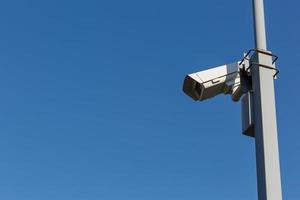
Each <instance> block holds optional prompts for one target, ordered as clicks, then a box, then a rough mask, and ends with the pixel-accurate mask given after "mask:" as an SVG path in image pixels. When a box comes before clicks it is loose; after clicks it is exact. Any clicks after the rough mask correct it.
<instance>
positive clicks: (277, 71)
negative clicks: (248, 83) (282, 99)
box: [239, 49, 279, 77]
mask: <svg viewBox="0 0 300 200" xmlns="http://www.w3.org/2000/svg"><path fill="white" fill-rule="evenodd" d="M251 53H252V55H251V56H250V57H252V56H253V55H254V53H261V54H265V55H268V56H272V64H274V63H275V62H276V61H277V60H278V56H276V55H274V54H272V53H270V52H267V51H263V50H260V49H250V50H249V51H248V52H247V53H246V55H245V56H244V58H243V59H242V61H241V62H240V63H239V65H241V64H243V62H244V61H245V60H248V61H250V59H249V57H248V56H249V55H250V54H251ZM253 65H257V66H259V67H264V68H267V69H272V70H275V71H276V73H275V74H274V76H273V77H276V76H277V74H278V73H279V70H278V69H276V68H274V67H271V66H268V65H264V64H260V63H256V62H251V65H250V66H249V67H247V68H246V72H247V73H248V72H249V69H251V67H253Z"/></svg>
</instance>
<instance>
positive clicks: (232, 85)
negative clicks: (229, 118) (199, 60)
mask: <svg viewBox="0 0 300 200" xmlns="http://www.w3.org/2000/svg"><path fill="white" fill-rule="evenodd" d="M239 72H240V66H239V62H235V63H231V64H227V65H221V66H218V67H214V68H211V69H208V70H204V71H200V72H196V73H192V74H188V75H187V76H186V77H185V79H184V83H183V91H184V93H185V94H187V95H188V96H190V97H191V98H192V99H194V100H195V101H203V100H205V99H209V98H212V97H214V96H216V95H218V94H231V95H232V100H233V101H238V100H239V99H240V97H241V96H242V91H241V84H240V73H239Z"/></svg>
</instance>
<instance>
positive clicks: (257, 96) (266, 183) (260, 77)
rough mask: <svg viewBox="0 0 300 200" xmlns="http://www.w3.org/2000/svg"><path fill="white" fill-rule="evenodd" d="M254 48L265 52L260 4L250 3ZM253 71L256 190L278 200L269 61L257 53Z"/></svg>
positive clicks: (262, 198) (257, 0) (261, 196)
mask: <svg viewBox="0 0 300 200" xmlns="http://www.w3.org/2000/svg"><path fill="white" fill-rule="evenodd" d="M253 15H254V33H255V46H256V48H257V49H260V50H265V51H266V50H267V45H266V32H265V19H264V5H263V0H253ZM254 60H255V62H257V63H258V64H256V65H254V66H253V68H252V71H251V73H252V84H253V85H252V88H253V108H254V124H255V125H254V130H255V147H256V167H257V187H258V199H259V200H281V199H282V194H281V180H280V166H279V151H278V140H277V123H276V108H275V94H274V80H273V75H274V70H272V69H268V68H264V67H260V66H259V64H262V65H267V66H272V58H271V57H270V56H268V55H266V54H262V53H259V52H258V53H257V54H256V56H255V58H254Z"/></svg>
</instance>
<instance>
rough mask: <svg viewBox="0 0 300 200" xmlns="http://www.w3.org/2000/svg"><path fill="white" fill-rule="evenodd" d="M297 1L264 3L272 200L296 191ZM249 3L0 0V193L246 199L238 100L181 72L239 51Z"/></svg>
mask: <svg viewBox="0 0 300 200" xmlns="http://www.w3.org/2000/svg"><path fill="white" fill-rule="evenodd" d="M299 6H300V3H299V2H298V1H296V0H294V1H271V0H266V2H265V7H266V15H267V16H266V22H267V32H268V47H269V49H270V50H272V51H273V52H274V53H276V54H278V55H279V56H280V60H279V61H278V64H277V66H278V67H279V69H280V74H279V76H278V80H276V100H277V113H278V116H277V117H278V130H279V143H280V154H281V168H282V184H283V194H284V197H285V199H289V200H293V199H299V198H300V190H299V185H300V173H299V168H300V156H299V148H300V143H299V140H300V135H299V123H300V118H299V113H300V107H299V97H300V96H299V89H298V88H299V76H300V61H299V43H300V39H299V35H300V27H299V19H300V12H299ZM251 13H252V11H251V1H250V0H243V1H241V0H228V1H226V2H225V1H223V0H202V1H200V0H197V1H196V0H191V1H177V0H175V1H174V0H172V1H171V0H166V1H158V0H152V1H143V0H128V1H120V0H115V1H96V0H89V1H71V0H52V1H38V0H31V1H29V0H9V1H8V0H3V1H1V3H0V25H1V31H0V69H1V70H0V91H1V98H0V122H1V123H0V199H3V200H41V199H42V200H54V199H55V200H99V199H101V200H183V199H188V200H199V199H205V200H220V199H230V200H241V199H242V200H253V199H257V195H256V168H255V152H254V141H253V139H251V138H248V137H245V136H243V135H242V134H241V122H240V104H239V103H233V102H232V101H231V100H230V97H229V96H225V95H221V96H218V97H216V98H214V99H212V100H210V101H205V102H201V103H200V102H194V101H192V100H191V99H190V98H188V97H187V96H185V95H184V93H183V92H182V90H181V87H182V82H183V78H184V76H185V74H187V73H190V72H194V71H199V70H203V69H206V68H208V67H210V66H215V65H219V64H224V63H228V62H233V61H236V60H238V59H241V57H242V55H243V52H245V51H247V50H248V49H250V48H252V47H253V34H252V32H253V31H252V16H251Z"/></svg>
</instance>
